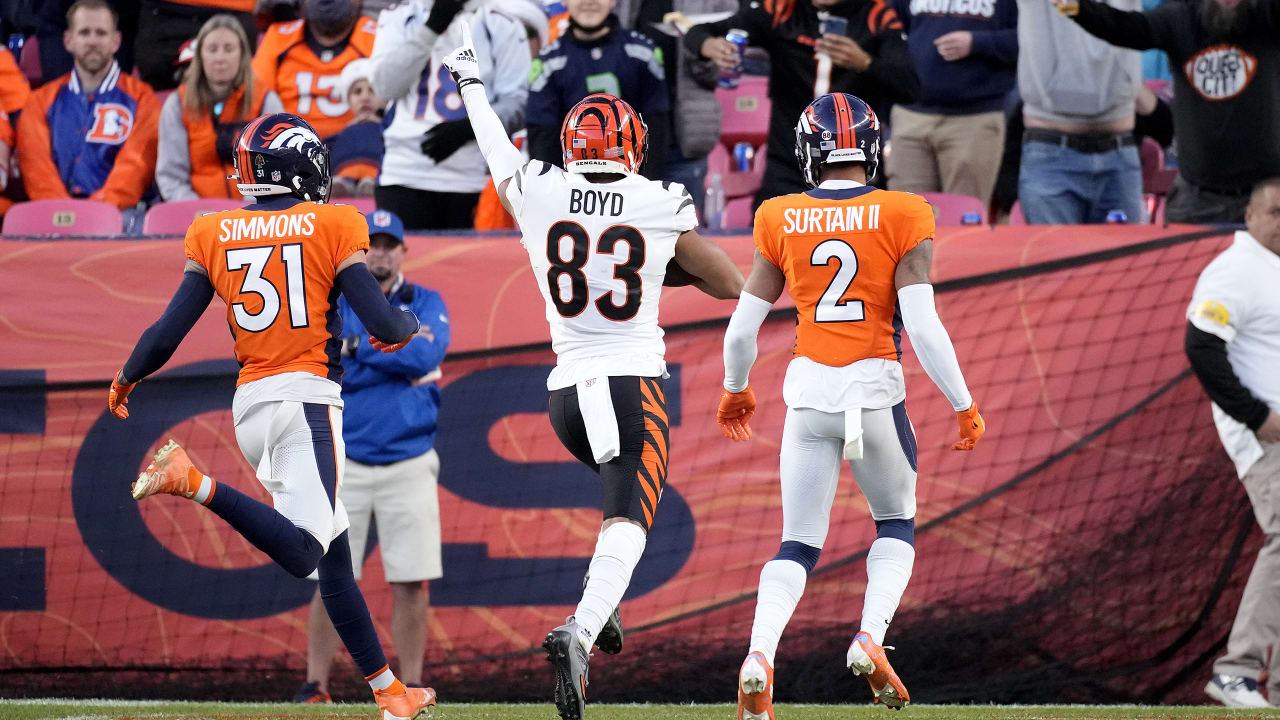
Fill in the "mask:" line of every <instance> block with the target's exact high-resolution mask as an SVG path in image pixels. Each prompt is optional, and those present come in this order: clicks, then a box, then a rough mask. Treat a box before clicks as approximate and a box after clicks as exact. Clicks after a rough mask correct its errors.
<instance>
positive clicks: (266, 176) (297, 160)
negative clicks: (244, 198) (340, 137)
mask: <svg viewBox="0 0 1280 720" xmlns="http://www.w3.org/2000/svg"><path fill="white" fill-rule="evenodd" d="M235 165H236V174H235V178H236V180H237V187H238V188H239V189H240V194H241V195H252V196H255V197H263V196H268V195H293V196H294V197H296V198H298V199H300V200H309V201H311V202H325V201H327V200H328V199H329V188H330V186H331V185H332V184H333V176H332V175H331V174H330V171H329V150H328V148H326V147H325V146H324V143H323V142H321V141H320V136H319V135H317V134H316V131H315V128H313V127H311V125H310V124H308V123H307V121H306V120H303V119H302V118H300V117H298V116H297V115H294V114H292V113H272V114H270V115H263V116H262V117H260V118H258V119H257V120H254V121H252V122H250V123H249V124H248V125H245V127H244V130H241V131H240V137H238V138H236V145H235Z"/></svg>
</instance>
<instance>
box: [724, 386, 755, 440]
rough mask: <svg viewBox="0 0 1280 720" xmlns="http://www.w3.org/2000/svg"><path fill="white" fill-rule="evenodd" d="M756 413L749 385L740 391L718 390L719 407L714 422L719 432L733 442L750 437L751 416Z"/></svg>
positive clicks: (753, 395)
mask: <svg viewBox="0 0 1280 720" xmlns="http://www.w3.org/2000/svg"><path fill="white" fill-rule="evenodd" d="M755 414H756V394H755V393H753V392H751V388H750V386H748V387H745V388H743V389H742V392H736V393H735V392H729V391H728V390H721V391H720V408H719V409H718V410H716V423H717V424H719V425H720V432H722V433H724V436H725V437H727V438H729V439H730V440H732V441H734V442H740V441H742V440H748V439H750V438H751V425H750V423H751V416H752V415H755Z"/></svg>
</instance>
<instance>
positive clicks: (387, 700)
mask: <svg viewBox="0 0 1280 720" xmlns="http://www.w3.org/2000/svg"><path fill="white" fill-rule="evenodd" d="M373 699H374V700H376V701H377V703H378V710H379V712H381V713H382V714H381V716H380V717H381V718H382V720H411V719H412V718H416V717H418V716H419V715H421V714H422V713H423V711H425V710H426V709H427V708H428V707H431V706H433V705H435V704H436V691H435V690H432V689H431V688H416V687H406V688H405V689H404V692H402V693H392V692H387V691H386V690H374V691H373Z"/></svg>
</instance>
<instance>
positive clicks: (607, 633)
mask: <svg viewBox="0 0 1280 720" xmlns="http://www.w3.org/2000/svg"><path fill="white" fill-rule="evenodd" d="M590 578H591V575H587V576H586V577H584V578H582V589H583V590H586V589H587V580H589V579H590ZM596 648H598V649H599V650H600V652H602V653H604V654H606V655H617V654H618V653H620V652H622V606H618V607H616V608H614V609H613V614H612V615H610V616H609V619H608V620H605V622H604V627H602V628H600V634H599V635H596Z"/></svg>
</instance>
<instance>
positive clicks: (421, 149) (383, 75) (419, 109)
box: [372, 0, 530, 230]
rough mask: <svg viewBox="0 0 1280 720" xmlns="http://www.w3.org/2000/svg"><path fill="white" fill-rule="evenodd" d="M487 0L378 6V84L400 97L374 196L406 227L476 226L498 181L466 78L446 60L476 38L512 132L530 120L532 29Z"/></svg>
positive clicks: (488, 83)
mask: <svg viewBox="0 0 1280 720" xmlns="http://www.w3.org/2000/svg"><path fill="white" fill-rule="evenodd" d="M481 5H482V3H481V1H480V0H470V1H465V0H410V1H409V2H405V3H403V4H400V5H396V6H394V7H392V8H389V9H387V10H384V11H383V12H382V13H381V14H380V15H379V16H378V34H377V38H376V40H375V41H374V44H373V55H372V60H373V63H374V69H373V78H372V80H373V89H374V90H376V91H377V92H378V95H379V96H381V97H384V98H388V99H390V100H393V101H394V104H393V106H392V109H391V114H390V116H389V117H390V119H389V120H387V121H386V128H385V129H384V130H383V133H382V139H383V144H384V145H385V147H386V151H385V153H384V155H383V158H382V171H381V173H380V175H379V176H378V187H377V188H376V189H375V190H374V197H375V198H376V200H377V203H378V207H379V208H381V209H384V210H390V211H392V212H394V213H395V214H396V215H399V216H400V218H401V219H402V220H404V225H405V229H406V230H437V229H449V228H471V227H473V226H474V224H475V208H476V203H477V201H478V200H479V199H480V191H481V190H483V189H484V186H485V184H486V183H488V181H489V173H488V172H487V168H486V167H485V162H484V157H483V156H482V155H481V154H480V150H479V148H477V147H476V143H475V135H474V134H473V133H472V130H471V123H470V122H468V121H467V111H466V109H465V108H464V107H463V106H462V97H461V96H460V95H459V94H458V86H457V84H456V83H454V81H453V79H452V78H451V77H450V76H449V70H448V69H447V68H445V67H444V65H443V64H442V61H443V59H444V55H445V53H447V52H449V51H450V50H453V49H454V48H455V47H457V46H458V45H460V44H461V35H460V32H461V27H462V26H464V25H465V26H467V27H468V28H469V30H470V31H471V35H472V36H473V37H474V38H475V45H476V48H475V49H476V53H477V58H478V60H479V63H480V78H481V80H482V81H483V82H484V87H485V91H486V93H487V94H488V99H489V104H490V105H491V106H492V107H493V110H494V112H495V113H497V115H498V118H499V119H500V120H501V121H502V124H503V127H504V128H505V129H506V130H507V132H508V134H510V133H512V132H515V131H516V130H518V129H520V128H523V127H524V112H525V105H526V104H527V103H528V97H529V63H530V60H529V44H528V31H527V30H526V29H525V26H524V24H523V23H521V22H520V20H518V19H516V18H515V17H514V16H513V15H510V14H508V13H505V12H503V11H502V10H501V9H500V8H495V7H493V6H492V5H483V6H481Z"/></svg>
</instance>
